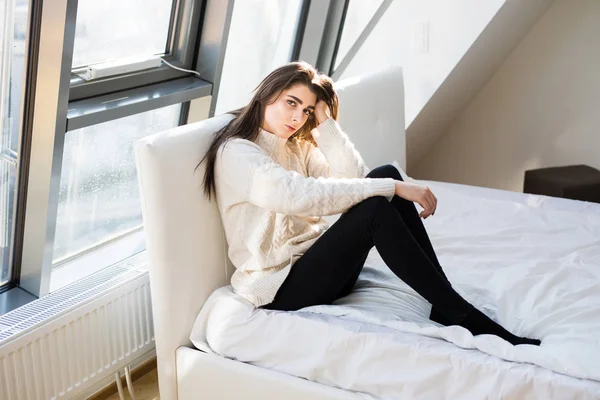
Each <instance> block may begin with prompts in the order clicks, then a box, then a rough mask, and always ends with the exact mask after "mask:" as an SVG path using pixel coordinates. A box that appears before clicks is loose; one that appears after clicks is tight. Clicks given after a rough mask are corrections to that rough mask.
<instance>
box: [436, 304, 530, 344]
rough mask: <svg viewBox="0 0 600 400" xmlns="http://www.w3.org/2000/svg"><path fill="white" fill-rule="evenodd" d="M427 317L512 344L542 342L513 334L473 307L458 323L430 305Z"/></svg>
mask: <svg viewBox="0 0 600 400" xmlns="http://www.w3.org/2000/svg"><path fill="white" fill-rule="evenodd" d="M429 319H430V320H432V321H434V322H437V323H438V324H442V325H444V326H451V325H460V326H462V327H464V328H467V329H468V330H469V331H470V332H471V333H472V334H473V336H475V335H483V334H491V335H496V336H499V337H501V338H502V339H504V340H506V341H507V342H509V343H511V344H513V345H514V346H516V345H519V344H531V345H534V346H539V345H540V344H541V343H542V342H541V341H540V340H537V339H529V338H524V337H520V336H516V335H513V334H512V333H510V332H509V331H507V330H506V329H504V328H503V327H502V326H500V325H498V324H497V323H496V322H494V321H493V320H492V319H491V318H489V317H488V316H487V315H485V314H484V313H482V312H481V311H479V310H477V309H476V308H474V309H473V311H471V312H470V313H469V314H468V315H467V317H466V318H465V319H464V321H463V322H461V323H460V324H453V323H452V321H450V320H449V319H447V318H446V317H444V316H443V315H442V313H440V312H439V311H438V309H437V308H435V307H431V314H430V315H429Z"/></svg>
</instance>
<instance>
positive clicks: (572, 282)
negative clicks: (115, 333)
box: [191, 181, 600, 399]
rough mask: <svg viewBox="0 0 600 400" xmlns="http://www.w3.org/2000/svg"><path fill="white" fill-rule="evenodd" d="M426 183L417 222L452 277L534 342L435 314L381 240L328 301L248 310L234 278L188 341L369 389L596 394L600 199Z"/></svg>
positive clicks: (384, 392) (409, 393)
mask: <svg viewBox="0 0 600 400" xmlns="http://www.w3.org/2000/svg"><path fill="white" fill-rule="evenodd" d="M421 183H423V184H427V185H428V186H430V187H431V188H432V190H433V191H434V193H435V194H436V196H437V197H438V209H437V211H436V215H435V216H434V217H432V218H428V219H427V220H425V221H424V222H425V225H426V228H427V230H428V232H429V234H430V237H431V240H432V242H433V245H434V247H435V249H436V252H437V254H438V258H439V260H440V262H441V264H442V265H443V266H444V270H445V271H446V273H447V275H448V277H449V279H450V280H451V281H452V282H453V286H454V287H455V288H456V290H457V291H459V292H460V293H461V294H462V295H463V296H465V297H466V298H467V299H468V300H469V301H470V302H472V303H473V304H475V305H477V306H478V308H480V309H482V310H483V311H484V312H485V313H486V314H488V315H489V316H490V317H492V318H493V319H495V320H496V321H499V322H500V323H501V324H502V325H503V326H505V327H506V328H507V329H509V330H510V331H512V332H513V333H515V334H518V335H524V336H530V337H535V338H540V339H541V340H542V346H540V347H535V346H516V347H515V346H512V345H510V344H509V343H507V342H505V341H503V340H501V339H499V338H497V337H495V336H491V335H480V336H476V337H473V336H472V335H471V334H470V333H469V332H468V331H467V330H466V329H464V328H462V327H458V326H452V327H443V326H440V325H438V324H436V323H434V322H432V321H429V319H428V318H427V317H428V315H429V311H430V305H429V304H428V303H427V302H426V301H425V300H424V299H422V298H421V297H420V296H419V295H418V294H416V293H415V292H414V291H413V290H412V289H410V288H409V287H408V286H406V285H405V284H404V283H403V282H401V281H400V280H399V279H398V278H397V277H396V276H395V275H393V273H391V271H389V269H388V268H387V267H386V265H385V263H384V262H383V260H382V259H381V257H380V256H379V254H378V253H377V251H376V250H373V251H372V252H371V254H370V255H369V258H368V260H367V262H366V264H365V267H364V268H363V272H362V273H361V276H360V277H359V281H358V282H357V285H356V286H355V288H354V291H353V293H352V294H350V295H349V296H347V297H345V298H343V299H340V300H339V301H338V302H337V303H336V305H334V306H316V307H308V308H305V309H303V310H300V311H297V312H280V311H270V310H262V309H254V308H253V307H252V306H251V304H250V303H248V302H247V301H245V300H244V299H242V298H240V297H239V296H237V295H235V294H234V293H233V292H232V290H231V287H229V286H227V287H224V288H221V289H219V290H217V291H215V293H213V295H212V296H211V297H210V298H209V300H208V301H207V302H206V304H205V305H204V307H203V308H202V311H201V312H200V314H199V315H198V318H197V320H196V323H195V325H194V328H193V330H192V333H191V340H192V342H193V343H194V345H195V346H196V347H198V348H199V349H201V350H204V351H207V352H214V353H216V354H220V355H222V356H224V357H228V358H231V359H235V360H240V361H243V362H248V363H252V364H254V365H257V366H261V367H264V368H269V369H274V370H278V371H281V372H285V373H288V374H291V375H295V376H299V377H303V378H306V379H310V380H314V381H318V382H321V383H325V384H328V385H331V386H336V387H340V388H344V389H347V390H352V391H355V392H360V393H363V394H364V396H365V397H366V398H514V399H522V398H544V399H567V398H569V399H571V398H577V399H580V398H581V399H587V398H590V399H591V398H593V399H600V205H599V204H593V203H586V202H578V201H571V200H564V199H556V198H551V197H546V196H536V195H525V194H522V193H516V192H506V191H498V190H493V189H485V188H475V187H471V186H465V185H455V184H448V183H441V182H432V181H421ZM316 279H317V278H316ZM440 339H442V340H440Z"/></svg>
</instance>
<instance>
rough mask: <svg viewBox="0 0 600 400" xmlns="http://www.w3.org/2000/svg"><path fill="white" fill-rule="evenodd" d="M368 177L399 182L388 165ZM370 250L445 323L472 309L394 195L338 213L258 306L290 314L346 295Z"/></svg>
mask: <svg viewBox="0 0 600 400" xmlns="http://www.w3.org/2000/svg"><path fill="white" fill-rule="evenodd" d="M367 177H368V178H393V179H396V180H402V177H401V175H400V173H399V172H398V170H397V169H396V168H395V167H394V166H392V165H384V166H381V167H379V168H376V169H374V170H372V171H371V172H370V173H369V174H368V175H367ZM373 246H375V247H376V248H377V251H378V252H379V254H380V255H381V257H382V258H383V260H384V261H385V263H386V264H387V266H388V267H389V268H390V270H392V272H394V274H396V275H397V276H398V277H399V278H400V279H402V280H403V281H404V282H406V283H407V284H408V285H409V286H410V287H412V288H413V289H414V290H415V291H416V292H417V293H419V294H420V295H421V296H423V297H424V298H425V299H426V300H427V301H429V302H430V303H431V304H432V305H433V307H434V308H435V309H436V310H438V311H439V312H440V313H441V314H442V315H443V316H444V317H445V318H446V319H447V320H448V321H450V322H452V323H455V324H458V323H460V322H461V321H463V320H464V319H465V317H466V316H467V314H469V312H470V311H471V310H472V309H473V306H472V305H471V304H469V303H468V302H467V301H466V300H465V299H463V298H462V297H461V296H460V295H459V294H458V293H456V291H454V289H453V288H452V286H451V285H450V282H449V281H448V279H447V278H446V276H445V275H444V272H443V270H442V267H441V266H440V264H439V262H438V260H437V257H436V255H435V252H434V250H433V246H432V245H431V242H430V240H429V237H428V236H427V231H426V230H425V227H424V226H423V223H422V222H421V219H420V217H419V215H418V212H417V209H416V208H415V205H414V204H413V203H412V202H411V201H408V200H405V199H403V198H401V197H398V196H394V198H393V199H392V201H391V202H389V201H388V200H387V199H386V198H385V197H381V196H377V197H371V198H369V199H366V200H364V201H362V202H361V203H359V204H357V205H355V206H354V207H352V208H351V209H349V210H348V211H346V212H345V213H344V214H342V215H341V216H340V218H339V220H338V221H337V222H336V223H335V224H333V225H332V226H331V227H330V228H329V229H328V230H327V231H325V233H324V234H323V235H322V236H321V237H320V238H319V239H318V240H317V241H316V242H315V243H314V244H313V245H312V246H311V247H310V248H309V249H308V250H307V251H306V253H304V254H303V255H302V257H301V258H300V259H299V260H298V261H297V262H296V263H295V264H294V265H293V267H292V270H291V272H290V274H289V275H288V277H287V278H286V280H285V281H284V282H283V284H282V286H281V287H280V288H279V290H278V292H277V294H276V296H275V299H274V300H273V302H272V303H270V304H267V305H265V306H263V308H267V309H271V310H285V311H292V310H298V309H300V308H303V307H307V306H313V305H318V304H331V303H332V302H333V301H335V300H337V299H339V298H340V297H343V296H346V295H348V294H349V293H350V292H351V291H352V288H353V286H354V284H355V283H356V280H357V279H358V275H359V274H360V272H361V270H362V268H363V265H364V263H365V260H366V258H367V255H368V253H369V251H370V250H371V248H373Z"/></svg>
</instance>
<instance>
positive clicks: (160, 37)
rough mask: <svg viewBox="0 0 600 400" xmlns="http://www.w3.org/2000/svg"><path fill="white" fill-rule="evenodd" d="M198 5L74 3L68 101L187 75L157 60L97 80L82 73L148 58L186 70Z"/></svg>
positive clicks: (165, 0) (155, 0) (181, 1)
mask: <svg viewBox="0 0 600 400" xmlns="http://www.w3.org/2000/svg"><path fill="white" fill-rule="evenodd" d="M201 6H202V2H201V1H199V0H126V1H123V0H102V1H97V0H79V1H78V4H77V14H76V19H75V20H74V21H68V22H67V24H70V23H74V24H75V37H74V42H73V44H72V46H73V60H72V63H71V72H72V75H71V88H70V91H69V100H71V101H74V100H80V99H85V98H91V97H97V96H101V95H104V94H107V93H114V92H119V91H123V90H127V89H132V88H136V87H141V86H146V85H151V84H156V83H160V82H165V81H168V80H172V79H176V78H183V77H186V76H188V75H189V74H188V73H185V72H182V71H178V70H175V69H173V68H170V67H169V66H168V65H166V64H165V63H162V62H160V60H159V62H158V63H155V64H151V65H150V66H148V65H144V66H136V68H134V69H133V70H129V71H125V72H123V71H120V70H118V69H117V70H105V71H104V73H103V74H102V75H103V76H102V77H97V78H94V79H90V77H89V76H85V72H86V69H87V67H89V66H95V67H99V66H100V65H101V64H103V63H109V62H110V63H114V62H117V63H120V62H122V63H124V64H125V65H127V64H130V63H132V62H134V61H139V60H142V59H147V58H152V56H160V57H162V58H163V59H164V60H165V61H167V62H169V63H170V64H171V65H173V66H175V67H178V68H184V69H188V70H189V69H192V68H193V65H192V64H193V61H194V51H195V49H196V44H197V43H196V39H197V37H198V29H199V27H200V16H201V13H200V11H201ZM70 19H71V20H73V19H74V18H73V17H70ZM104 75H106V76H104Z"/></svg>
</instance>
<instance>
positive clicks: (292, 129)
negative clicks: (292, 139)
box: [285, 125, 295, 132]
mask: <svg viewBox="0 0 600 400" xmlns="http://www.w3.org/2000/svg"><path fill="white" fill-rule="evenodd" d="M285 127H286V128H288V129H289V130H290V132H294V131H295V129H294V128H292V127H291V126H289V125H286V126H285Z"/></svg>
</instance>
